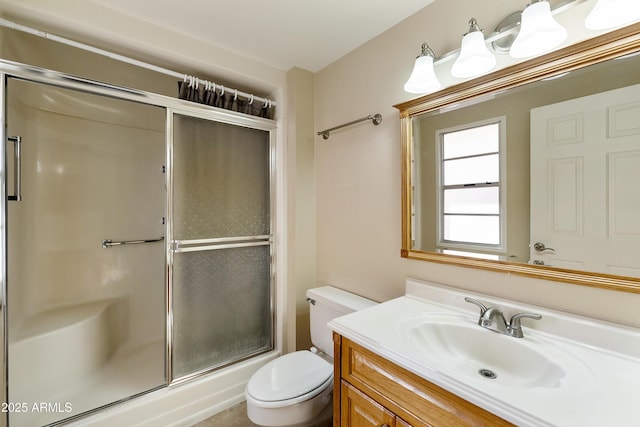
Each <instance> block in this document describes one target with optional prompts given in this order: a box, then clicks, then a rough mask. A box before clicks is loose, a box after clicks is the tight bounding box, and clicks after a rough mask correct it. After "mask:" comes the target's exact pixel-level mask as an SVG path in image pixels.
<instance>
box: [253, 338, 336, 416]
mask: <svg viewBox="0 0 640 427" xmlns="http://www.w3.org/2000/svg"><path fill="white" fill-rule="evenodd" d="M332 383H333V365H331V363H329V362H327V361H326V360H324V359H323V358H322V357H320V356H318V355H316V354H314V353H312V352H310V351H308V350H302V351H296V352H294V353H289V354H286V355H284V356H281V357H278V358H277V359H275V360H272V361H271V362H269V363H267V364H266V365H264V366H263V367H261V368H260V369H258V371H256V373H255V374H254V375H253V376H252V377H251V379H250V380H249V383H248V384H247V396H248V397H250V398H251V400H252V402H253V403H254V404H257V405H259V406H261V407H265V408H276V407H282V406H288V405H294V404H296V403H299V402H303V401H305V400H308V399H311V398H313V397H314V396H316V395H318V394H320V393H322V392H323V391H324V390H325V389H326V388H327V387H328V386H330V385H331V384H332Z"/></svg>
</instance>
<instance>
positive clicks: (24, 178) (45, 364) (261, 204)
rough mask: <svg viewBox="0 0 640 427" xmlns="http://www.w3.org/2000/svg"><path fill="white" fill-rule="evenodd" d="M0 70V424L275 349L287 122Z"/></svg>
mask: <svg viewBox="0 0 640 427" xmlns="http://www.w3.org/2000/svg"><path fill="white" fill-rule="evenodd" d="M0 77H1V80H2V81H1V85H0V106H1V108H2V114H1V115H0V117H2V133H3V135H2V141H3V144H2V145H3V146H2V149H1V150H0V167H1V168H2V170H1V175H0V176H1V179H2V185H0V192H2V196H3V197H2V200H3V208H2V210H1V212H0V227H1V228H2V230H1V231H2V232H1V233H0V250H2V252H3V256H2V262H1V264H2V267H1V280H2V306H1V308H2V323H3V328H2V331H3V340H4V344H5V345H4V348H5V351H4V353H5V354H4V367H5V368H4V370H3V380H4V381H3V383H4V387H3V402H5V403H4V407H3V412H6V416H7V418H6V419H4V418H3V419H2V420H1V421H0V425H9V426H12V427H13V426H40V425H50V424H56V423H60V422H66V421H67V420H69V419H70V418H73V417H80V416H82V415H85V414H87V413H91V412H95V411H98V410H100V409H101V408H104V407H106V406H110V405H114V404H117V403H118V402H123V401H126V400H129V399H131V398H132V397H135V396H138V395H141V394H143V393H148V392H150V391H154V390H158V389H161V388H164V387H166V386H168V385H171V384H176V383H180V382H183V381H186V380H188V379H192V378H196V377H200V376H203V375H207V374H208V373H210V372H212V371H214V370H217V369H220V368H223V367H225V366H228V365H231V364H234V363H238V362H241V361H243V360H245V359H248V358H251V357H252V356H255V355H258V354H262V353H265V352H268V351H271V350H272V349H273V347H274V327H273V325H274V311H273V306H274V301H275V300H274V297H273V294H274V292H273V287H274V268H273V265H274V264H273V258H274V254H273V241H272V225H271V223H272V218H273V216H274V215H273V212H274V207H273V206H274V203H273V184H272V183H273V181H274V179H273V177H272V175H273V173H274V171H273V166H272V165H273V163H274V162H273V156H274V148H273V147H274V133H275V123H274V122H273V121H271V120H267V119H261V118H253V117H250V116H245V115H242V114H237V113H230V112H223V111H221V110H216V109H214V108H210V107H203V106H198V105H192V104H191V103H188V102H185V101H179V100H175V99H172V98H168V97H164V96H160V95H155V94H150V93H145V92H140V91H136V90H131V89H125V88H118V87H114V86H110V85H106V84H101V83H98V82H94V81H87V80H83V79H80V78H76V77H72V76H68V75H62V74H58V73H55V72H51V71H48V70H41V69H37V68H35V67H30V66H24V65H21V64H16V63H11V62H8V61H0Z"/></svg>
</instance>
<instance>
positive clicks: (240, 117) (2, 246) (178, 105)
mask: <svg viewBox="0 0 640 427" xmlns="http://www.w3.org/2000/svg"><path fill="white" fill-rule="evenodd" d="M9 78H14V79H17V80H23V81H29V82H33V83H40V84H45V85H49V86H56V87H61V88H66V89H71V90H77V91H80V92H85V93H90V94H95V95H100V96H106V97H110V98H115V99H120V100H126V101H132V102H136V103H140V104H145V105H150V106H156V107H161V108H164V109H165V111H166V143H165V149H166V157H165V161H166V163H167V165H166V169H167V172H169V167H171V164H170V159H171V158H172V157H171V156H172V155H173V153H172V147H173V123H172V120H173V115H174V114H176V113H178V114H182V115H185V116H190V117H196V118H202V119H205V120H211V121H216V122H222V123H227V124H231V125H237V126H244V127H248V128H252V129H258V130H264V131H268V132H269V144H270V145H269V162H270V164H269V174H270V186H269V189H270V192H271V201H270V204H271V205H270V209H271V216H270V221H271V223H270V230H271V233H270V236H269V238H268V242H269V243H268V244H269V246H270V249H271V270H270V272H271V274H270V275H271V277H270V288H271V307H270V310H271V319H272V325H273V326H272V342H273V343H274V346H275V342H276V332H275V329H276V328H275V325H276V310H275V301H276V295H275V290H276V271H275V266H276V265H277V264H276V251H275V246H276V245H275V242H274V239H273V236H274V230H275V224H276V223H277V220H276V218H277V216H276V205H277V193H276V188H277V187H276V170H275V165H276V128H277V126H276V125H277V122H276V121H275V120H271V119H265V118H261V117H253V116H248V115H246V114H241V113H236V112H231V111H227V110H223V109H220V108H215V107H210V106H206V105H199V104H195V103H193V102H189V101H184V100H180V99H176V98H172V97H169V96H164V95H159V94H156V93H152V92H146V91H142V90H138V89H132V88H126V87H121V86H117V85H112V84H109V83H103V82H98V81H95V80H90V79H85V78H82V77H78V76H74V75H71V74H66V73H60V72H57V71H52V70H48V69H44V68H41V67H36V66H32V65H28V64H22V63H18V62H14V61H7V60H3V59H0V138H1V139H0V200H1V202H0V251H1V253H0V345H1V346H2V350H1V352H2V354H1V355H0V361H1V363H2V368H1V372H0V398H1V399H2V400H1V402H7V398H8V382H7V379H8V346H9V344H8V339H7V338H8V336H7V331H8V324H7V323H8V317H7V269H8V246H7V244H8V241H7V216H8V189H7V178H6V173H7V156H6V149H7V141H8V137H9V135H7V122H6V115H7V83H8V80H9ZM171 175H172V174H171V173H166V179H165V185H166V197H165V200H166V206H165V208H166V212H167V216H168V217H167V221H166V224H165V236H166V238H165V239H164V245H165V293H166V295H165V301H166V316H165V319H166V328H167V332H166V333H167V335H166V353H165V355H166V363H165V366H166V370H167V371H166V384H165V386H164V387H165V388H166V387H168V386H170V385H174V384H176V383H177V382H174V381H173V379H172V377H171V371H172V367H171V352H172V347H171V345H172V342H171V332H172V330H171V327H172V313H171V311H170V310H171V304H170V302H171V292H170V289H171V285H172V283H171V274H170V272H171V269H172V262H173V251H174V249H175V244H174V242H173V240H172V239H173V234H172V233H173V224H172V221H171V218H170V216H171V215H170V212H171V209H170V207H171V206H172V205H171V203H172V202H173V199H172V190H171V188H172V184H173V183H172V182H171ZM208 373H209V371H206V372H202V373H199V374H198V375H194V376H190V377H189V378H185V379H181V380H180V381H178V382H183V381H187V380H191V379H195V378H199V377H201V376H203V375H206V374H208ZM119 403H120V402H116V403H113V404H111V405H107V406H113V405H117V404H119ZM8 415H9V414H8V412H7V413H6V415H5V416H4V417H2V416H0V427H6V426H7V425H8Z"/></svg>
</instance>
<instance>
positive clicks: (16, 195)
mask: <svg viewBox="0 0 640 427" xmlns="http://www.w3.org/2000/svg"><path fill="white" fill-rule="evenodd" d="M8 139H9V142H13V177H14V178H13V195H9V196H8V199H9V200H15V201H17V202H19V201H21V200H22V160H21V158H22V137H20V136H10V137H9V138H8Z"/></svg>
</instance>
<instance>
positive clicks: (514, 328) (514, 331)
mask: <svg viewBox="0 0 640 427" xmlns="http://www.w3.org/2000/svg"><path fill="white" fill-rule="evenodd" d="M523 317H528V318H530V319H535V320H540V319H542V316H541V315H539V314H536V313H518V314H514V315H513V316H512V317H511V320H510V321H509V326H508V327H507V330H508V331H509V335H511V336H512V337H516V338H522V337H523V336H524V335H523V334H522V325H521V324H520V320H521V319H522V318H523Z"/></svg>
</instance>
